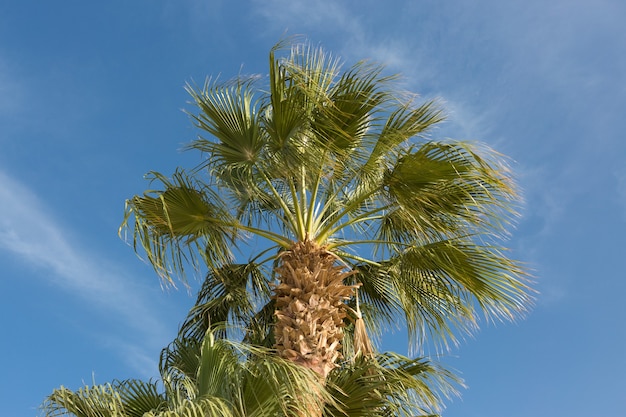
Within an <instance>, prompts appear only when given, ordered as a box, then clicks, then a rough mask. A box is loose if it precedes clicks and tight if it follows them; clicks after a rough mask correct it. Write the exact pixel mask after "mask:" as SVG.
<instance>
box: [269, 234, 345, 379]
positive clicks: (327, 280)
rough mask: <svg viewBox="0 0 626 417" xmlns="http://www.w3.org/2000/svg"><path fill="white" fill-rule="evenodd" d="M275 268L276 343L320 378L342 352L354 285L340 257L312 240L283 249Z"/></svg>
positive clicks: (286, 354) (286, 357)
mask: <svg viewBox="0 0 626 417" xmlns="http://www.w3.org/2000/svg"><path fill="white" fill-rule="evenodd" d="M276 272H277V273H278V276H279V279H280V284H279V285H277V286H276V288H275V298H276V312H275V315H276V319H277V320H276V327H275V330H274V331H275V336H276V349H277V350H278V353H279V354H280V355H281V356H282V357H283V358H285V359H288V360H291V361H293V362H296V363H298V364H301V365H302V366H305V367H307V368H309V369H311V370H313V371H315V372H316V373H317V374H318V375H319V376H320V377H321V378H322V380H325V379H326V376H327V375H328V373H329V372H330V371H331V370H332V369H333V368H334V367H335V366H336V365H335V363H336V361H337V359H339V358H340V356H341V353H340V349H341V340H342V339H343V327H344V318H345V317H346V308H345V304H344V301H345V300H347V299H349V298H350V297H351V296H352V294H353V291H354V286H349V285H345V284H344V278H345V277H346V276H347V275H349V274H350V272H349V271H346V270H345V267H342V266H339V265H337V258H336V257H335V256H334V255H333V254H332V253H330V252H328V251H327V250H325V249H324V248H323V247H320V246H318V245H317V244H316V243H315V242H312V241H310V240H307V241H304V242H297V243H295V244H294V245H293V247H292V248H291V249H290V250H289V251H286V252H284V253H283V254H282V256H281V262H280V265H279V267H278V268H277V270H276Z"/></svg>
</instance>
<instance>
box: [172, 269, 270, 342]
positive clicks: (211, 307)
mask: <svg viewBox="0 0 626 417" xmlns="http://www.w3.org/2000/svg"><path fill="white" fill-rule="evenodd" d="M266 275H267V273H266V272H265V271H264V268H263V266H262V265H257V264H256V263H254V262H249V263H246V264H228V265H224V266H222V267H220V268H217V269H214V270H212V271H210V272H209V273H208V274H207V276H206V278H205V280H204V282H203V284H202V287H201V288H200V291H199V292H198V296H197V299H196V303H195V305H194V307H193V308H192V309H191V310H190V311H189V314H188V316H187V319H186V320H185V322H184V323H183V325H182V326H181V329H180V333H181V334H184V335H185V336H186V337H189V338H195V339H200V338H202V337H203V336H204V334H205V333H206V331H207V330H208V329H209V328H210V327H211V326H215V325H218V324H220V323H224V324H227V325H229V326H232V327H240V328H242V329H243V328H245V327H246V325H247V324H249V323H250V321H251V320H252V318H253V317H254V316H255V314H256V313H257V308H258V305H260V304H261V305H263V304H267V303H268V302H269V297H270V288H269V283H268V279H267V278H266ZM218 335H219V336H220V337H223V336H225V330H223V331H221V330H220V331H218Z"/></svg>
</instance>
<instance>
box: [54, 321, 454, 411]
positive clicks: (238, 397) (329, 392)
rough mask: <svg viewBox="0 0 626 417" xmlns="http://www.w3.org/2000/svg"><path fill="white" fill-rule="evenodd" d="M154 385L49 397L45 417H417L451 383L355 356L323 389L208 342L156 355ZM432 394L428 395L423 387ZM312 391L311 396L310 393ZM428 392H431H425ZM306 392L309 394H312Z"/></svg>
mask: <svg viewBox="0 0 626 417" xmlns="http://www.w3.org/2000/svg"><path fill="white" fill-rule="evenodd" d="M160 373H161V379H160V381H158V382H157V381H149V382H144V381H140V380H126V381H114V382H113V383H109V384H104V385H95V386H91V387H89V386H85V387H83V388H80V389H78V390H77V391H72V390H70V389H67V388H65V387H61V388H59V389H56V390H54V392H53V393H52V394H51V395H50V396H49V397H48V398H47V400H46V402H45V403H44V405H43V407H42V408H43V411H44V415H45V416H46V417H58V416H70V415H71V416H77V417H200V416H202V417H264V416H268V417H270V416H271V417H279V416H291V415H298V416H307V417H313V416H316V415H319V413H318V411H317V410H320V409H324V415H325V416H328V417H345V416H363V417H367V416H391V415H394V416H402V415H407V416H409V415H410V416H414V415H418V413H419V414H420V415H424V414H425V413H428V412H431V411H432V410H433V405H437V404H439V402H440V395H441V394H446V393H449V392H451V389H452V386H451V383H452V382H453V381H454V377H453V376H452V375H451V374H449V373H448V372H447V371H445V370H442V369H440V368H438V367H437V366H435V365H433V364H431V363H429V362H427V361H425V360H422V359H420V360H412V359H408V358H405V357H402V356H400V355H395V354H386V355H377V357H376V358H371V357H360V358H359V360H358V362H357V363H352V364H350V365H347V366H343V367H341V368H340V369H338V370H337V371H336V372H333V374H332V376H331V378H330V379H329V381H327V384H326V386H322V385H321V383H320V381H319V378H318V377H317V375H316V374H314V373H313V372H312V371H310V370H309V369H307V368H304V367H301V366H298V365H296V364H294V363H292V362H290V361H286V360H284V359H282V358H280V357H277V356H276V355H274V354H273V352H271V351H270V350H269V349H267V348H262V347H254V346H251V345H247V344H244V343H237V342H233V341H230V340H227V339H219V338H215V337H214V334H213V333H212V332H211V331H209V332H207V335H206V337H204V338H203V339H201V340H197V339H186V338H184V337H179V338H177V339H176V340H175V341H174V342H172V344H170V345H169V346H168V347H166V348H165V349H163V351H162V354H161V360H160ZM431 387H432V388H431ZM312 388H313V389H312ZM433 388H434V389H433ZM313 393H314V395H313Z"/></svg>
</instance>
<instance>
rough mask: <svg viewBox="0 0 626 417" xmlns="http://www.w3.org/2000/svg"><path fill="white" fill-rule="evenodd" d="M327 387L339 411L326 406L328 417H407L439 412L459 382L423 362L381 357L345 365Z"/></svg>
mask: <svg viewBox="0 0 626 417" xmlns="http://www.w3.org/2000/svg"><path fill="white" fill-rule="evenodd" d="M328 386H329V391H330V392H331V394H332V395H333V397H334V398H335V400H336V402H337V404H338V405H339V407H338V408H337V407H335V406H332V405H329V406H327V407H326V410H325V413H324V415H325V416H327V417H331V416H332V417H339V416H350V417H374V416H377V417H378V416H407V417H408V416H425V415H431V414H432V413H436V412H439V411H440V410H441V409H442V408H443V401H444V400H445V399H449V398H451V397H452V396H456V395H458V392H457V387H460V386H462V382H461V381H460V380H459V379H458V378H456V377H455V376H454V375H453V374H452V373H451V372H450V371H448V370H446V369H444V368H442V367H441V366H439V365H437V364H435V363H432V362H430V361H427V360H425V359H421V358H418V359H410V358H407V357H405V356H402V355H397V354H393V353H384V354H379V355H377V356H376V358H367V357H358V358H357V359H356V361H355V362H353V363H346V364H345V365H344V366H342V367H341V368H338V369H336V370H335V371H333V372H332V373H331V374H330V380H329V383H328Z"/></svg>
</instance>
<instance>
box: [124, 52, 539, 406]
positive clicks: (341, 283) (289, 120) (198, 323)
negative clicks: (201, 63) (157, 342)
mask: <svg viewBox="0 0 626 417" xmlns="http://www.w3.org/2000/svg"><path fill="white" fill-rule="evenodd" d="M395 79H396V77H395V76H387V75H385V74H384V69H383V68H382V67H381V66H377V65H373V64H370V63H367V62H359V63H357V64H356V65H354V66H352V67H351V68H349V69H347V70H342V67H341V65H340V62H339V60H337V59H336V58H333V57H332V56H330V55H329V54H326V53H325V52H324V51H323V50H321V49H320V48H314V47H312V46H310V45H308V44H298V43H294V44H288V43H286V42H282V43H279V44H278V45H276V46H275V47H274V48H273V49H272V50H271V51H270V54H269V77H268V81H267V82H265V83H264V80H265V78H263V77H243V76H240V77H237V78H235V79H233V80H230V81H225V82H222V81H219V80H208V81H207V82H206V83H205V84H204V86H203V87H196V86H188V91H189V93H190V94H191V96H192V98H193V101H194V103H195V105H196V106H197V108H198V112H197V113H192V114H191V117H192V119H193V120H194V121H195V124H196V125H197V127H198V128H199V129H200V130H201V132H202V133H203V134H204V135H206V136H203V135H202V136H199V137H198V138H197V139H196V140H194V141H193V142H192V143H191V144H190V145H189V148H190V149H195V150H199V151H201V152H202V153H203V154H204V155H206V159H205V160H204V161H203V162H202V163H201V164H200V165H199V166H198V167H196V168H194V169H192V170H191V171H185V170H182V169H179V170H177V171H176V172H175V173H174V174H173V175H172V176H171V177H170V178H168V177H166V176H164V175H162V174H160V173H156V172H153V173H151V174H150V179H151V181H152V183H153V186H151V189H150V190H148V191H146V192H145V193H144V194H143V195H138V196H135V197H133V198H132V199H130V200H128V201H127V205H126V212H125V218H124V222H123V224H122V227H121V228H120V232H123V231H124V230H128V231H130V232H131V234H132V236H133V242H134V247H135V250H136V251H138V252H140V251H145V254H146V255H147V259H148V261H149V262H150V263H151V264H152V265H153V267H154V268H155V270H156V271H157V272H158V274H159V275H160V276H161V278H162V279H163V280H164V282H166V283H171V284H174V283H175V277H179V278H180V279H181V280H182V281H183V282H187V281H186V278H185V276H186V275H185V273H186V270H187V269H188V268H190V267H191V268H194V269H195V270H199V269H202V268H206V270H207V271H208V272H207V275H206V279H205V282H204V285H203V288H202V289H201V291H200V294H199V297H198V303H197V305H196V307H195V308H194V309H193V310H192V312H191V313H190V315H189V317H188V319H187V320H186V322H185V323H184V325H183V328H182V333H183V334H184V335H186V336H187V337H188V338H191V339H193V338H194V337H195V338H196V339H198V337H200V336H201V335H203V334H204V333H205V332H206V331H207V329H209V328H210V327H211V326H213V325H215V324H217V323H226V327H227V328H231V329H232V328H235V329H240V331H241V333H242V334H243V341H244V342H246V343H249V344H252V345H257V346H265V347H267V348H273V349H275V351H276V353H277V355H278V356H279V357H281V358H284V359H287V360H288V361H291V362H293V363H295V364H299V365H301V366H302V367H304V368H306V369H309V370H312V371H313V372H314V373H315V374H316V375H317V376H318V378H319V381H320V384H322V386H323V385H324V384H327V383H328V384H330V383H331V381H335V380H336V379H337V378H339V377H340V375H341V371H342V370H343V369H346V367H347V366H348V365H350V366H352V365H354V364H355V363H357V362H358V361H359V360H365V359H367V358H369V359H372V358H377V355H376V353H375V350H374V349H373V348H372V345H371V342H370V338H369V337H368V333H369V334H380V331H381V330H382V329H385V328H389V327H390V326H391V327H392V326H395V325H397V323H400V326H401V327H402V328H406V329H407V330H408V335H409V340H410V343H411V346H412V347H414V348H420V347H421V346H423V344H424V343H426V341H427V340H432V341H435V343H436V344H437V345H438V346H447V345H448V344H449V342H455V341H456V340H457V338H458V336H459V335H460V334H463V333H466V332H472V331H473V330H474V329H475V328H476V327H477V322H478V320H479V318H480V316H481V315H484V316H486V318H487V319H488V320H492V319H508V320H512V319H514V318H516V317H518V316H519V315H520V314H521V313H523V312H524V311H525V309H526V308H527V306H528V305H529V302H530V297H529V292H530V289H529V287H528V284H527V280H526V277H525V272H524V270H523V268H522V267H521V266H520V264H519V263H518V262H516V261H514V260H512V259H510V258H509V257H507V256H506V255H505V254H504V248H502V247H500V244H499V242H500V239H501V238H502V237H503V236H505V235H506V231H507V228H508V227H509V226H510V224H511V220H512V219H513V218H514V217H515V214H516V213H515V209H516V203H517V202H518V200H519V197H518V194H517V191H516V188H515V186H514V183H513V181H512V178H511V176H510V172H509V170H508V169H507V168H506V166H505V165H504V164H503V163H502V160H503V158H502V157H501V155H499V154H497V153H496V152H494V151H491V150H490V149H488V148H487V147H485V146H484V145H479V144H472V143H467V142H460V141H453V140H446V141H435V140H432V139H430V137H429V135H430V134H431V132H432V130H433V127H434V126H435V125H437V124H438V123H440V122H441V121H442V120H443V119H444V115H443V113H442V111H441V109H440V108H439V107H438V105H437V103H436V102H435V101H427V102H420V101H419V100H418V99H417V98H416V97H415V96H414V95H411V94H408V93H406V92H402V91H400V90H399V89H398V88H397V87H396V84H395ZM246 254H251V255H249V257H247V259H245V258H246V257H245V255H246ZM366 328H367V330H368V331H367V332H366V331H365V329H366ZM225 334H226V332H225V331H222V332H217V333H216V337H218V339H219V338H222V337H223V336H224V335H225ZM346 335H350V336H352V337H345V336H346ZM364 358H365V359H364ZM333 370H336V372H335V373H336V374H337V375H333V372H332V371H333ZM323 392H324V390H322V391H319V395H323ZM321 412H322V410H321V409H319V408H318V410H317V413H318V415H319V414H320V413H321Z"/></svg>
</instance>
